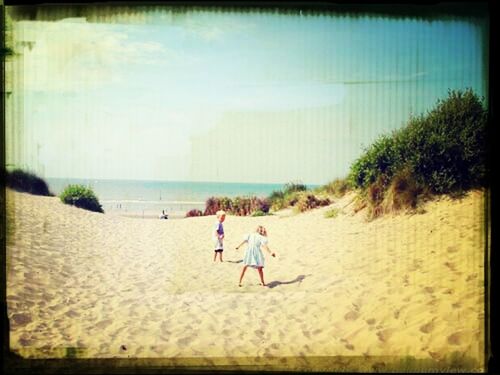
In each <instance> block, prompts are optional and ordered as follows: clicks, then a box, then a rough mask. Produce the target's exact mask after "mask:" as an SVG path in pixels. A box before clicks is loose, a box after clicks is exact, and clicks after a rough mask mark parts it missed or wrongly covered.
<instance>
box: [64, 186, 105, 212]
mask: <svg viewBox="0 0 500 375" xmlns="http://www.w3.org/2000/svg"><path fill="white" fill-rule="evenodd" d="M60 198H61V201H62V202H63V203H66V204H70V205H73V206H76V207H79V208H83V209H85V210H89V211H94V212H101V213H103V212H104V211H103V209H102V206H101V205H100V203H99V200H98V199H97V197H96V196H95V194H94V192H93V191H92V189H91V188H90V187H86V186H83V185H68V186H67V187H66V188H65V189H64V191H63V192H62V193H61V195H60Z"/></svg>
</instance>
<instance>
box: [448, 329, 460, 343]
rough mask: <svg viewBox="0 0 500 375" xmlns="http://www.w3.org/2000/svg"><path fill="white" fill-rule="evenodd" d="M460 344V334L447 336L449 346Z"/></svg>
mask: <svg viewBox="0 0 500 375" xmlns="http://www.w3.org/2000/svg"><path fill="white" fill-rule="evenodd" d="M461 342H462V334H461V333H460V332H455V333H453V334H452V335H450V336H448V344H450V345H460V344H461Z"/></svg>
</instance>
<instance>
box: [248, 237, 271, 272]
mask: <svg viewBox="0 0 500 375" xmlns="http://www.w3.org/2000/svg"><path fill="white" fill-rule="evenodd" d="M245 240H246V241H248V246H247V249H246V250H245V256H244V257H243V264H244V265H246V266H251V267H264V255H263V254H262V250H261V246H262V245H266V244H267V238H266V237H265V236H262V235H260V234H259V233H251V234H248V235H246V236H245Z"/></svg>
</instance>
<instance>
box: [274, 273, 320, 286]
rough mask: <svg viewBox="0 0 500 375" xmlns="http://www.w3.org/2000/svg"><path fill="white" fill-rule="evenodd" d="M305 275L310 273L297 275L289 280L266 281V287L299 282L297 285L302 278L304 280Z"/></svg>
mask: <svg viewBox="0 0 500 375" xmlns="http://www.w3.org/2000/svg"><path fill="white" fill-rule="evenodd" d="M307 276H311V275H299V276H297V277H296V278H295V279H293V280H291V281H277V280H276V281H271V282H270V283H267V287H268V288H276V287H277V286H279V285H286V284H295V283H299V285H300V283H301V282H302V280H304V279H305V278H306V277H307Z"/></svg>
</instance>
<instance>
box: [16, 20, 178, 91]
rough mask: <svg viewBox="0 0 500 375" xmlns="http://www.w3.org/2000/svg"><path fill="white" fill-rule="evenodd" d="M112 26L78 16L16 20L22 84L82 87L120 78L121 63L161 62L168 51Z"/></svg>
mask: <svg viewBox="0 0 500 375" xmlns="http://www.w3.org/2000/svg"><path fill="white" fill-rule="evenodd" d="M111 27H112V26H109V25H102V24H92V25H91V24H88V23H86V22H83V21H82V20H81V19H66V20H63V21H60V22H40V21H23V22H19V23H18V24H17V25H16V29H15V38H16V41H15V46H16V48H17V49H18V51H17V52H20V53H21V54H22V58H21V59H20V60H19V63H20V64H18V65H17V69H22V71H23V74H24V82H23V85H24V88H25V89H27V90H36V91H60V92H76V91H81V90H82V89H88V88H93V87H97V86H101V85H103V84H106V83H110V82H117V81H119V80H120V78H121V77H120V72H119V68H126V67H128V66H130V64H145V65H148V64H159V63H161V62H162V61H164V60H165V59H168V58H170V57H171V56H172V53H171V52H170V51H168V50H166V49H165V48H164V47H163V46H162V45H161V44H160V43H156V42H151V41H145V42H137V41H131V40H130V39H129V37H128V35H127V34H126V33H124V32H117V31H114V30H112V29H111ZM25 46H28V47H29V48H26V47H25Z"/></svg>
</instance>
